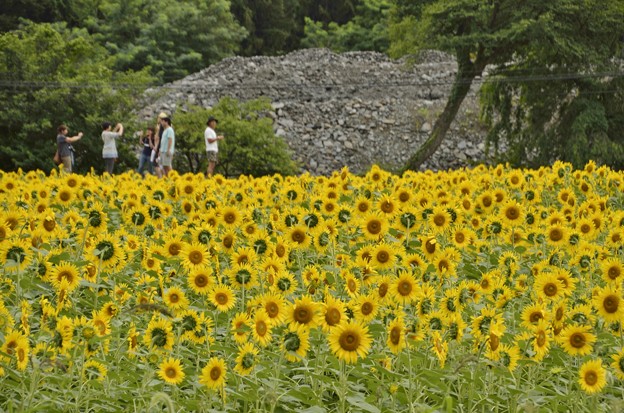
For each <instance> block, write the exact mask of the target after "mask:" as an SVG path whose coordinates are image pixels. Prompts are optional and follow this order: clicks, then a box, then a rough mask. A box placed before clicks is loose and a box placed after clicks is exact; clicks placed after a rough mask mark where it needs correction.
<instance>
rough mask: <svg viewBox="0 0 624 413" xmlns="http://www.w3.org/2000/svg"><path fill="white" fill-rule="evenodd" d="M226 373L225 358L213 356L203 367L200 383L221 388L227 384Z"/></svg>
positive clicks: (211, 387) (212, 387)
mask: <svg viewBox="0 0 624 413" xmlns="http://www.w3.org/2000/svg"><path fill="white" fill-rule="evenodd" d="M226 374H227V367H226V365H225V360H223V359H222V358H219V357H212V358H211V359H210V360H208V363H207V364H206V365H205V366H204V368H203V369H202V371H201V376H200V377H199V383H200V384H203V385H205V386H206V387H208V388H209V389H221V388H222V387H223V386H224V385H225V376H226Z"/></svg>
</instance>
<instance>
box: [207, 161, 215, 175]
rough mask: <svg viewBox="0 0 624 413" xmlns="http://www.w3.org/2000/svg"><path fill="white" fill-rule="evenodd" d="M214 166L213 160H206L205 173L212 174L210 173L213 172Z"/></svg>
mask: <svg viewBox="0 0 624 413" xmlns="http://www.w3.org/2000/svg"><path fill="white" fill-rule="evenodd" d="M214 168H215V163H214V162H208V169H206V174H207V175H208V176H212V173H213V172H214Z"/></svg>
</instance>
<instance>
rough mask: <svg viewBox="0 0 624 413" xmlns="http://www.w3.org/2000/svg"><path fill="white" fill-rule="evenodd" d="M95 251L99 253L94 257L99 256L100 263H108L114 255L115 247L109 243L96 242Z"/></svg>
mask: <svg viewBox="0 0 624 413" xmlns="http://www.w3.org/2000/svg"><path fill="white" fill-rule="evenodd" d="M95 249H96V250H97V251H99V253H96V255H97V256H99V257H100V258H101V259H102V261H108V260H110V259H111V258H113V256H114V255H115V246H114V245H113V243H112V242H110V241H100V242H98V243H97V245H96V246H95Z"/></svg>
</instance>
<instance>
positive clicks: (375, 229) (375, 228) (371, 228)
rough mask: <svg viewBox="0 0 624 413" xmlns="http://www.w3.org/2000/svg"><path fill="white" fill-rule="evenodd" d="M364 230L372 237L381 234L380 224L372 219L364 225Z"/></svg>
mask: <svg viewBox="0 0 624 413" xmlns="http://www.w3.org/2000/svg"><path fill="white" fill-rule="evenodd" d="M366 230H367V231H368V232H369V233H370V234H373V235H377V234H379V233H380V232H381V222H380V221H378V220H376V219H373V220H370V221H369V222H368V224H366Z"/></svg>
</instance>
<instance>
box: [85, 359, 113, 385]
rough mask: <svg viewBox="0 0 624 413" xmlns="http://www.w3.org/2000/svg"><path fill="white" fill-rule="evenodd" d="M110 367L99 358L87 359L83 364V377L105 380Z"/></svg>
mask: <svg viewBox="0 0 624 413" xmlns="http://www.w3.org/2000/svg"><path fill="white" fill-rule="evenodd" d="M107 374H108V369H107V368H106V366H105V365H104V364H102V363H100V362H99V361H97V360H87V361H86V362H85V364H84V365H83V366H82V377H83V378H84V379H87V380H97V381H104V379H105V378H106V375H107Z"/></svg>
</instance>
